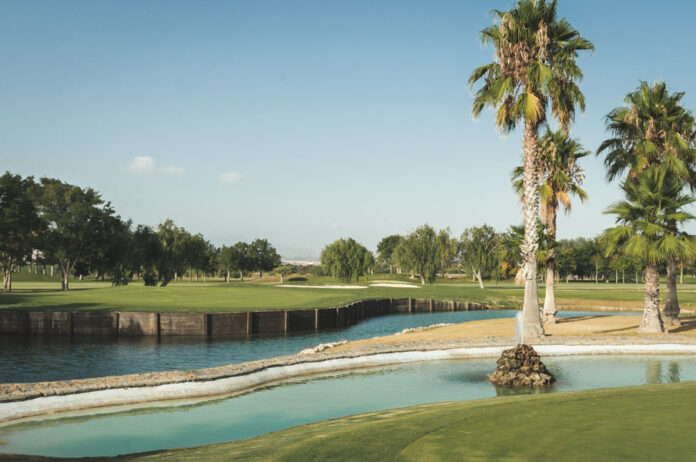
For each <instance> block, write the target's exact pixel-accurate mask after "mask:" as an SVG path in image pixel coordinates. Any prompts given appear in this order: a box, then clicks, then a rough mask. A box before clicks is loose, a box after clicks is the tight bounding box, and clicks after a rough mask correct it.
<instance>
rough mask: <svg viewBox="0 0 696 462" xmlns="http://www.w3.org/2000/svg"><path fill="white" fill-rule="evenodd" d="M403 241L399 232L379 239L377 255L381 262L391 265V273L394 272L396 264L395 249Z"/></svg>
mask: <svg viewBox="0 0 696 462" xmlns="http://www.w3.org/2000/svg"><path fill="white" fill-rule="evenodd" d="M400 241H401V236H399V235H398V234H392V235H391V236H387V237H385V238H383V239H382V240H381V241H379V244H377V255H378V261H379V263H381V264H383V265H386V266H389V274H392V267H393V265H394V258H393V257H394V250H395V249H396V247H397V246H398V245H399V242H400Z"/></svg>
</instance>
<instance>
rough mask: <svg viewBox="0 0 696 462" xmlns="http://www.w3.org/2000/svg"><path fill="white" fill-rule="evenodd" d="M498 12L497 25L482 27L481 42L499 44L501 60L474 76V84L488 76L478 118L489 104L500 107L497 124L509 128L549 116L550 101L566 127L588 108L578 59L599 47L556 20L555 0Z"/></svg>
mask: <svg viewBox="0 0 696 462" xmlns="http://www.w3.org/2000/svg"><path fill="white" fill-rule="evenodd" d="M493 14H494V15H495V17H496V18H497V21H496V24H494V25H492V26H489V27H487V28H485V29H484V30H482V31H481V42H482V43H483V44H485V45H487V44H491V45H493V46H494V47H495V49H496V51H495V58H496V59H495V61H494V62H492V63H490V64H486V65H483V66H480V67H478V68H477V69H475V70H474V72H473V73H472V74H471V77H470V78H469V84H470V85H471V86H473V85H474V84H476V83H477V82H478V81H479V80H483V85H482V86H481V88H480V89H479V90H478V91H477V92H476V94H475V96H474V104H473V107H472V112H473V114H474V116H478V115H479V114H480V113H481V112H482V111H483V109H484V108H485V107H492V108H497V113H496V124H497V125H498V127H499V128H500V129H501V130H503V131H505V132H507V131H510V130H512V129H513V128H515V125H516V124H517V122H518V121H519V120H521V119H525V120H529V121H532V122H535V123H537V124H539V123H542V122H543V121H544V120H546V110H547V108H546V106H547V100H548V99H550V101H551V110H552V113H553V114H554V116H556V117H557V118H558V119H559V121H560V123H561V125H562V126H563V127H567V126H568V125H569V124H570V122H571V121H572V120H573V118H574V114H575V107H576V106H579V107H580V109H581V110H584V109H585V98H584V96H583V95H582V92H581V91H580V89H579V87H578V85H577V83H576V82H577V81H578V80H580V79H581V78H582V71H581V70H580V68H579V67H578V65H577V64H576V62H575V60H576V58H577V56H578V51H581V50H592V49H594V46H593V45H592V43H591V42H590V41H588V40H586V39H584V38H583V37H581V36H580V33H579V32H578V31H577V30H576V29H574V28H573V27H572V26H571V25H570V23H569V22H568V21H567V20H565V19H560V20H559V19H557V18H556V1H555V0H554V1H551V2H546V0H538V1H537V0H520V1H518V2H517V3H516V4H515V7H514V8H513V9H511V10H509V11H499V10H493Z"/></svg>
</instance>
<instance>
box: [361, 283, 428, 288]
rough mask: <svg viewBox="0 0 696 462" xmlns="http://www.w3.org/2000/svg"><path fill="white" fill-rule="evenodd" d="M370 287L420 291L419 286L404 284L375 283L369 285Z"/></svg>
mask: <svg viewBox="0 0 696 462" xmlns="http://www.w3.org/2000/svg"><path fill="white" fill-rule="evenodd" d="M370 287H399V288H402V287H403V288H405V289H420V287H421V286H417V285H414V284H407V283H405V282H375V283H374V284H370Z"/></svg>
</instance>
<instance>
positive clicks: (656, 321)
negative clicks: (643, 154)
mask: <svg viewBox="0 0 696 462" xmlns="http://www.w3.org/2000/svg"><path fill="white" fill-rule="evenodd" d="M622 189H623V191H624V193H625V194H626V200H624V201H621V202H618V203H616V204H614V205H612V206H611V207H609V208H608V209H607V211H606V212H605V213H612V214H615V215H616V222H617V223H619V226H616V227H614V228H610V229H609V230H608V232H607V241H608V245H607V250H606V252H607V255H609V254H611V253H613V252H614V251H616V250H619V251H622V252H624V253H625V254H626V255H628V256H635V257H640V258H643V260H644V262H645V308H644V311H643V320H642V321H641V323H640V327H639V328H638V332H639V333H655V332H664V324H663V322H662V318H661V316H660V310H659V302H660V292H659V275H658V270H657V265H658V264H660V263H664V262H666V261H668V260H669V259H675V258H691V257H693V256H694V255H696V248H695V247H694V242H693V239H692V238H691V236H689V235H688V234H686V233H684V232H681V231H678V229H679V225H682V224H683V223H684V222H686V221H688V220H691V219H693V218H694V217H693V216H692V215H691V214H689V213H687V212H685V211H684V207H686V206H687V205H689V204H692V203H693V202H694V201H695V200H696V199H694V198H693V197H692V196H691V195H689V194H684V193H683V189H684V183H683V182H682V181H679V180H677V179H675V178H674V177H672V176H670V170H669V169H668V168H666V167H665V166H660V167H650V168H648V169H644V170H643V171H642V172H641V173H640V174H638V175H637V176H635V177H633V178H632V179H630V180H625V181H624V182H623V184H622Z"/></svg>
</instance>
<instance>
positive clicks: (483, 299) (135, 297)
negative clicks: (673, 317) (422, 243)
mask: <svg viewBox="0 0 696 462" xmlns="http://www.w3.org/2000/svg"><path fill="white" fill-rule="evenodd" d="M325 283H331V284H335V283H336V281H332V280H331V279H329V278H318V279H310V280H309V281H302V282H297V283H286V285H290V284H296V285H307V284H319V285H321V284H325ZM359 284H361V285H365V284H366V283H365V282H364V281H361V282H360V283H359ZM13 288H14V290H15V291H14V292H12V293H1V294H0V309H3V308H5V309H32V310H119V311H208V312H212V311H244V310H260V309H293V308H321V307H330V306H338V305H343V304H346V303H349V302H351V301H356V300H361V299H366V298H390V297H392V298H402V297H414V298H433V299H442V300H459V301H470V302H479V303H486V304H489V305H493V306H499V307H509V308H518V307H520V305H521V301H522V288H521V287H519V286H516V285H514V284H512V283H508V282H501V283H498V284H495V283H489V284H487V286H486V289H484V290H481V289H479V287H478V286H477V285H476V284H472V283H469V282H443V283H437V284H434V285H425V286H423V287H419V288H392V287H368V288H365V289H311V288H283V287H276V284H275V283H272V282H262V283H259V282H244V283H240V282H237V281H235V282H231V283H229V284H226V283H224V282H219V281H214V282H207V283H203V282H198V283H196V282H193V283H188V282H178V283H172V284H170V285H169V286H168V287H164V288H161V287H145V286H143V285H142V284H141V283H132V284H130V285H128V286H125V287H111V284H110V283H109V282H101V281H73V282H71V290H70V291H69V292H67V293H66V292H61V291H60V290H58V289H59V283H58V282H56V281H52V280H34V281H21V280H20V281H17V282H15V283H14V285H13ZM679 288H680V301H681V304H682V308H687V309H688V308H693V307H694V306H695V305H696V285H692V284H684V285H682V286H680V287H679ZM663 295H664V290H663ZM540 296H542V297H543V290H542V291H541V292H540ZM643 297H644V295H643V288H642V286H640V285H635V284H625V285H624V284H618V285H617V284H606V283H599V284H594V283H569V284H568V283H560V284H558V286H557V302H558V303H559V304H561V305H570V306H573V307H577V308H578V309H583V308H591V307H592V306H618V307H634V308H639V307H641V306H642V300H643Z"/></svg>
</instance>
